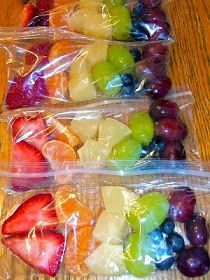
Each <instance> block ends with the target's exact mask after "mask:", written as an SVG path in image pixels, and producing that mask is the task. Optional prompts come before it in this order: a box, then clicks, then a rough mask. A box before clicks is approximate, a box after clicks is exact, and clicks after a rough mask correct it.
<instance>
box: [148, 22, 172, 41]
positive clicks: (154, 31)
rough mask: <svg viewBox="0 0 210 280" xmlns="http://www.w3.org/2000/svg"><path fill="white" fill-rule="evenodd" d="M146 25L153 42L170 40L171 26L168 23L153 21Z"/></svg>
mask: <svg viewBox="0 0 210 280" xmlns="http://www.w3.org/2000/svg"><path fill="white" fill-rule="evenodd" d="M146 25H147V30H148V32H149V34H150V40H151V41H157V40H168V39H169V38H170V25H169V24H168V23H167V22H165V21H153V22H148V23H147V24H146Z"/></svg>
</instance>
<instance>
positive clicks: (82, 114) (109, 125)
mask: <svg viewBox="0 0 210 280" xmlns="http://www.w3.org/2000/svg"><path fill="white" fill-rule="evenodd" d="M180 95H181V96H179V93H176V94H174V95H172V96H171V99H170V100H157V101H153V102H151V101H150V100H149V99H148V98H144V99H140V100H135V99H134V100H131V99H129V100H126V101H122V100H112V101H111V100H110V101H104V102H97V103H95V104H94V103H90V104H86V105H85V106H84V107H78V108H69V107H66V108H65V107H62V108H59V107H58V108H54V109H51V108H45V109H43V108H41V109H37V108H29V109H28V110H22V109H19V110H14V111H6V112H4V113H3V114H2V117H1V118H2V121H7V122H8V128H9V133H11V135H12V146H11V158H12V162H13V164H12V171H13V173H17V178H16V179H13V181H12V182H11V186H12V187H13V189H14V190H25V187H26V189H27V188H28V187H30V186H31V185H32V186H33V185H37V182H38V183H39V184H40V181H45V178H44V177H42V176H41V175H40V177H39V178H38V181H37V179H36V180H35V179H31V178H28V179H27V178H19V176H18V174H19V173H21V172H23V173H29V176H32V174H31V173H40V174H43V173H44V172H47V171H50V170H57V168H60V166H57V164H56V163H57V162H61V163H63V165H65V162H72V163H73V164H74V162H76V164H77V163H78V164H79V165H83V166H85V167H87V168H94V167H98V166H100V167H101V168H102V167H104V166H109V168H111V169H113V170H127V169H131V168H133V167H135V166H138V164H141V162H142V161H143V162H144V160H145V159H152V158H157V159H159V158H162V159H171V160H183V159H185V158H186V159H187V160H194V159H198V158H199V153H198V151H197V148H196V145H195V144H196V137H195V131H194V127H193V126H192V125H193V121H192V120H193V119H192V115H191V113H190V110H191V105H192V96H191V94H190V93H189V92H185V93H180ZM175 102H176V103H175ZM25 162H26V163H27V164H24V163H25ZM79 162H80V163H79ZM21 163H23V166H22V165H20V164H21ZM33 163H36V164H33ZM54 163H55V164H54ZM157 164H158V162H157Z"/></svg>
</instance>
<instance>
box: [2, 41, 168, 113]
mask: <svg viewBox="0 0 210 280" xmlns="http://www.w3.org/2000/svg"><path fill="white" fill-rule="evenodd" d="M167 60H168V48H167V46H165V45H162V44H157V43H156V44H152V45H148V46H145V47H144V48H143V49H142V50H141V51H140V50H139V49H137V48H130V49H129V48H127V47H124V46H120V45H109V44H108V43H107V42H103V41H96V42H94V43H92V44H88V45H87V44H83V45H81V44H79V42H72V41H68V40H61V41H58V42H56V43H55V44H53V45H52V44H50V43H36V44H34V45H33V46H31V47H30V48H29V49H27V50H25V55H24V61H23V63H24V64H25V67H24V69H25V70H24V73H23V74H22V75H17V73H15V77H14V75H13V76H12V78H11V80H10V81H9V85H8V91H7V95H6V98H5V104H6V107H7V108H8V109H16V108H21V107H31V106H36V105H40V104H41V105H42V104H57V103H62V102H70V101H71V100H72V101H75V102H77V101H86V100H93V99H96V98H99V97H103V96H104V97H106V98H111V97H126V96H130V97H132V96H138V95H142V94H148V95H149V96H151V97H152V98H163V97H164V96H166V95H167V94H168V92H169V91H170V89H171V80H170V78H169V77H168V76H167Z"/></svg>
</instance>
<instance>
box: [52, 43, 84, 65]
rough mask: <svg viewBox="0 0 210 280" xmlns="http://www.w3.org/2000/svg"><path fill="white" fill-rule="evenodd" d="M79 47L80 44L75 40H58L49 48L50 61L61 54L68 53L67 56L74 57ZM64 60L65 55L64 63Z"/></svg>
mask: <svg viewBox="0 0 210 280" xmlns="http://www.w3.org/2000/svg"><path fill="white" fill-rule="evenodd" d="M80 49H81V45H79V43H78V44H77V43H76V42H72V41H70V40H67V39H63V40H60V41H58V42H56V43H55V44H54V45H53V46H52V47H51V49H50V53H49V60H50V61H52V60H54V59H56V58H61V57H62V56H66V55H68V58H69V57H70V58H72V60H73V59H74V57H75V56H77V55H78V53H79V51H80ZM65 62H66V57H65V60H64V63H65Z"/></svg>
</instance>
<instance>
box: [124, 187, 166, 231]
mask: <svg viewBox="0 0 210 280" xmlns="http://www.w3.org/2000/svg"><path fill="white" fill-rule="evenodd" d="M168 210H169V203H168V200H167V198H166V197H165V196H164V195H163V194H161V193H160V192H151V193H147V194H144V195H142V196H141V197H140V198H139V199H138V200H137V201H136V203H135V204H134V205H133V207H132V208H131V210H130V211H129V213H128V215H127V217H126V218H127V221H128V223H129V224H130V225H131V227H132V228H133V229H134V231H136V232H139V231H143V232H146V233H148V232H151V231H153V230H154V229H156V228H157V227H159V226H160V225H161V224H162V222H163V221H164V220H165V218H166V217H167V215H168Z"/></svg>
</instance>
